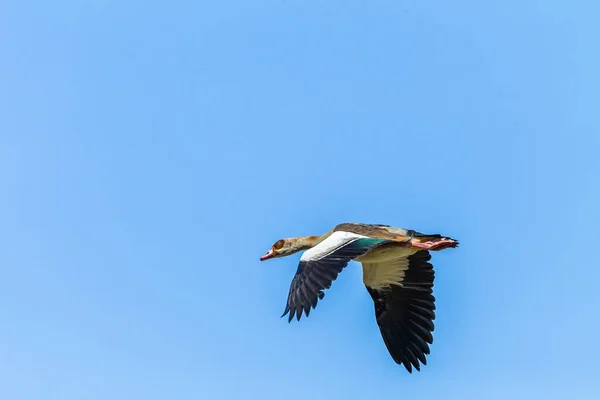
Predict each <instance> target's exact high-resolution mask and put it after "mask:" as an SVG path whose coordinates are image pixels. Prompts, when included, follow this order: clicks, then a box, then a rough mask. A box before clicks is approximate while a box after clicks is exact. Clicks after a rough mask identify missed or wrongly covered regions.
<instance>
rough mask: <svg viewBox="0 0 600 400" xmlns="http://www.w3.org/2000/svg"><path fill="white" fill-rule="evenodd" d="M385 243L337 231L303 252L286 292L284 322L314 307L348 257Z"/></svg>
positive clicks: (308, 311) (354, 256)
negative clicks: (287, 315) (285, 317)
mask: <svg viewBox="0 0 600 400" xmlns="http://www.w3.org/2000/svg"><path fill="white" fill-rule="evenodd" d="M387 242H389V241H388V240H385V239H374V238H370V237H366V236H362V235H358V234H356V233H350V232H344V231H337V232H334V233H332V234H331V236H329V237H328V238H327V239H325V240H324V241H323V242H321V243H319V244H318V245H316V246H315V247H313V248H311V249H309V250H307V251H305V252H304V254H303V255H302V257H301V258H300V263H299V265H298V270H297V271H296V275H295V276H294V278H293V279H292V283H291V285H290V292H289V294H288V299H287V304H286V306H285V311H284V312H283V315H282V317H283V316H285V315H286V314H287V313H288V312H289V318H288V322H291V321H292V319H293V318H294V315H296V318H297V319H298V321H299V320H300V317H301V315H302V312H304V313H305V314H306V316H307V317H308V314H309V313H310V309H311V307H312V308H315V307H316V306H317V302H318V300H319V299H322V298H323V297H324V296H325V293H324V292H323V291H324V290H325V289H329V288H330V287H331V284H332V282H333V281H334V280H336V278H337V276H338V274H339V273H340V272H342V270H343V269H344V268H345V267H346V265H348V263H349V262H350V260H352V259H354V258H356V257H358V256H361V255H363V254H365V253H367V252H368V251H369V250H371V249H373V248H375V247H377V246H379V245H381V244H384V243H387Z"/></svg>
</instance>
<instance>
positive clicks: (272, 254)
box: [260, 249, 275, 261]
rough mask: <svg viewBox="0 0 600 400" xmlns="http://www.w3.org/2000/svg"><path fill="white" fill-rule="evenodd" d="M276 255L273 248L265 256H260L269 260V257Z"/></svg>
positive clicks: (263, 259) (261, 259) (262, 259)
mask: <svg viewBox="0 0 600 400" xmlns="http://www.w3.org/2000/svg"><path fill="white" fill-rule="evenodd" d="M273 257H275V253H274V252H273V249H271V250H269V251H267V254H265V255H264V256H262V257H261V258H260V261H265V260H268V259H269V258H273Z"/></svg>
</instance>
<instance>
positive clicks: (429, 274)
mask: <svg viewBox="0 0 600 400" xmlns="http://www.w3.org/2000/svg"><path fill="white" fill-rule="evenodd" d="M430 259H431V255H430V254H429V252H428V251H426V250H422V251H418V252H416V253H413V254H411V255H406V256H403V257H399V258H396V259H392V260H386V261H384V262H379V263H365V262H363V282H364V284H365V286H366V287H367V290H368V291H369V294H370V295H371V297H372V298H373V302H374V304H375V317H376V319H377V325H378V326H379V330H380V331H381V336H382V337H383V341H384V343H385V345H386V347H387V349H388V351H389V352H390V355H391V356H392V358H393V359H394V361H395V362H396V363H397V364H402V365H404V367H405V368H406V369H407V370H408V371H409V372H411V373H412V367H413V366H414V367H415V368H416V369H417V370H418V371H420V369H421V367H420V365H419V361H420V362H421V363H422V364H423V365H425V364H427V360H426V357H425V355H426V354H429V344H432V343H433V335H432V332H433V328H434V324H433V320H434V319H435V297H434V296H433V280H434V271H433V266H432V265H431V264H430V263H429V260H430Z"/></svg>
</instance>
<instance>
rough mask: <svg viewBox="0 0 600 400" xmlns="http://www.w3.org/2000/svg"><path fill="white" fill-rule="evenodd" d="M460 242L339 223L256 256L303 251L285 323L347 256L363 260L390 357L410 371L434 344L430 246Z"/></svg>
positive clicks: (320, 292)
mask: <svg viewBox="0 0 600 400" xmlns="http://www.w3.org/2000/svg"><path fill="white" fill-rule="evenodd" d="M457 246H458V241H456V240H454V239H451V238H448V237H443V236H441V235H438V234H423V233H420V232H417V231H414V230H407V229H403V228H394V227H391V226H389V225H378V224H361V223H343V224H339V225H337V226H336V227H334V228H333V229H331V230H330V231H329V232H327V233H325V234H323V235H320V236H301V237H295V238H286V239H280V240H278V241H277V242H275V244H274V245H273V246H272V247H271V249H270V250H269V251H268V252H267V253H266V254H265V255H263V256H262V257H261V258H260V259H261V261H265V260H268V259H271V258H278V257H285V256H289V255H290V254H294V253H297V252H298V251H301V250H305V252H304V253H303V254H302V257H301V258H300V263H299V265H298V269H297V271H296V275H295V276H294V278H293V279H292V283H291V285H290V291H289V294H288V299H287V303H286V306H285V311H284V313H283V315H282V317H284V316H285V315H286V314H289V317H288V322H291V321H292V319H293V318H294V316H296V318H297V320H298V321H299V320H300V317H301V316H302V313H303V312H304V314H305V315H306V316H307V317H308V315H309V313H310V310H311V308H312V309H314V308H316V306H317V302H318V301H319V300H321V299H323V297H324V296H325V293H324V290H325V289H329V288H330V287H331V284H332V282H333V281H334V280H335V279H336V278H337V276H338V274H339V273H340V272H342V270H343V269H344V268H345V267H346V265H348V263H349V262H350V261H351V260H354V261H357V262H360V263H362V270H363V283H364V284H365V286H366V288H367V291H368V292H369V294H370V295H371V298H372V299H373V303H374V305H375V318H376V321H377V325H378V326H379V330H380V332H381V336H382V338H383V341H384V343H385V346H386V348H387V349H388V351H389V353H390V355H391V356H392V358H393V360H394V361H395V362H396V363H397V364H399V365H403V366H404V367H405V368H406V369H407V370H408V372H410V373H412V369H413V367H414V368H415V369H416V370H417V371H420V370H421V367H420V363H422V364H423V365H426V364H427V359H426V355H427V354H429V352H430V350H429V345H430V344H432V343H433V335H432V332H433V329H434V324H433V320H434V319H435V297H434V296H433V280H434V271H433V266H432V265H431V264H430V263H429V260H430V259H431V255H430V253H429V252H430V251H439V250H443V249H446V248H455V247H457Z"/></svg>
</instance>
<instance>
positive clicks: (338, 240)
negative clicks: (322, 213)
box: [300, 231, 366, 261]
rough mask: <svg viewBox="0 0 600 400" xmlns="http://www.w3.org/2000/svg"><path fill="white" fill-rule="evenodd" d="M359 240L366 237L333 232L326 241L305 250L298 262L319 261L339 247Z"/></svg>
mask: <svg viewBox="0 0 600 400" xmlns="http://www.w3.org/2000/svg"><path fill="white" fill-rule="evenodd" d="M361 238H366V236H363V235H358V234H356V233H351V232H344V231H336V232H333V233H332V234H331V235H330V236H329V237H328V238H327V239H325V240H323V241H322V242H321V243H319V244H318V245H316V246H315V247H312V248H310V249H308V250H306V251H305V252H304V254H302V257H300V261H314V260H320V259H321V258H323V257H324V256H326V255H328V254H331V253H332V252H333V251H335V249H337V248H339V247H340V246H343V245H345V244H346V243H348V242H351V241H353V240H356V239H361Z"/></svg>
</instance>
